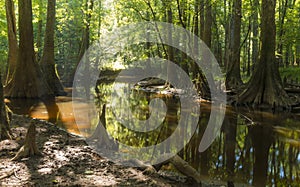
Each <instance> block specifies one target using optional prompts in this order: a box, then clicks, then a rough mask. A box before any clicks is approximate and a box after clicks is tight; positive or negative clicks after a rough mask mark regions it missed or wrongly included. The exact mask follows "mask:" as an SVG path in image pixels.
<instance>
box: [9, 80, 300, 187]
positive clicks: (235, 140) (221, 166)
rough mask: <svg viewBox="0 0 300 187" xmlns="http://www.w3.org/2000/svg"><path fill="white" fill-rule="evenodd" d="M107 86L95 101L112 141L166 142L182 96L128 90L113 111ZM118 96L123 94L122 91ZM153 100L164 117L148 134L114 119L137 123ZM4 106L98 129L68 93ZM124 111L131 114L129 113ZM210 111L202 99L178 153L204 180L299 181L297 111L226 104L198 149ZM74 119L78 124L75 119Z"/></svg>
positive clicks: (73, 128) (72, 128)
mask: <svg viewBox="0 0 300 187" xmlns="http://www.w3.org/2000/svg"><path fill="white" fill-rule="evenodd" d="M110 88H111V84H102V85H99V90H101V92H100V93H98V98H100V99H97V106H99V107H98V110H97V111H101V108H102V107H103V105H104V104H106V115H105V117H106V128H107V131H108V133H109V134H110V136H112V137H113V138H114V139H117V140H118V141H119V142H122V143H123V144H126V145H128V146H137V147H139V146H142V147H144V146H150V145H156V144H157V143H159V142H162V141H164V140H166V139H167V138H168V137H169V136H170V135H172V133H173V132H174V131H175V129H176V127H177V125H178V122H179V120H180V119H179V116H180V113H182V112H184V111H183V110H184V109H181V103H180V100H179V99H178V97H176V96H173V94H172V92H166V91H161V92H157V89H159V87H156V88H155V89H154V90H149V89H147V90H143V89H136V90H127V91H129V92H130V99H129V101H130V102H128V100H125V99H124V100H122V99H120V100H118V102H117V103H114V105H118V106H119V107H117V108H118V110H120V111H117V110H116V109H114V110H113V111H112V110H111V105H112V102H113V101H112V100H111V98H110V97H111V92H110ZM118 94H119V95H120V96H122V94H124V93H122V92H119V93H118ZM155 98H156V99H157V98H159V99H161V100H163V101H164V103H165V105H164V107H165V109H166V110H165V112H166V115H165V118H163V119H160V118H157V123H160V125H159V126H157V128H155V129H152V130H151V131H149V132H148V133H144V132H136V131H133V130H130V129H128V128H127V127H128V126H127V127H125V126H124V125H122V124H121V123H120V122H119V121H116V118H118V117H119V118H120V116H122V119H123V122H126V120H127V122H130V119H131V118H132V117H135V118H136V119H138V120H140V121H142V120H146V119H148V118H149V117H150V116H151V111H150V109H149V102H150V100H152V99H155ZM125 102H126V103H125ZM128 104H129V105H128ZM8 105H9V106H10V107H11V109H12V110H13V112H15V113H17V114H27V115H30V116H31V117H34V118H40V119H45V120H49V121H52V122H56V123H57V125H58V126H60V127H62V128H65V129H66V130H68V131H69V132H71V133H75V134H81V135H84V136H89V135H91V133H92V131H90V129H95V128H96V127H95V126H96V125H97V121H98V119H99V118H92V119H90V116H89V112H90V107H89V105H87V104H86V103H84V102H82V101H81V100H78V101H76V102H73V103H72V98H71V97H57V98H56V101H55V102H48V103H43V102H40V101H37V100H11V101H10V102H9V103H8ZM73 105H76V106H75V108H76V110H77V112H79V113H80V114H82V115H80V118H81V119H79V121H80V123H81V124H80V125H76V123H75V119H74V113H73ZM124 107H125V108H124ZM128 110H130V111H132V112H131V113H128ZM211 110H212V108H211V106H210V104H209V103H206V102H200V117H199V121H198V124H197V127H196V130H195V133H193V136H192V138H191V140H190V141H189V142H184V143H185V144H187V145H186V146H184V148H183V149H182V150H181V151H180V152H179V153H178V155H180V156H181V157H182V158H183V159H184V160H186V161H187V162H188V163H189V164H190V165H191V166H192V167H194V168H195V169H197V170H198V171H199V173H201V176H203V178H204V179H206V180H208V181H214V182H215V183H220V184H230V183H231V182H233V183H234V184H235V185H236V186H251V185H254V186H266V185H267V186H298V185H299V184H300V115H299V114H291V113H278V114H272V113H268V112H260V111H250V110H246V109H235V108H232V107H227V108H226V115H225V119H224V121H223V125H222V127H221V131H220V134H219V135H218V136H217V138H216V139H215V140H214V142H213V143H212V145H211V146H210V147H209V148H208V149H207V150H206V151H204V152H202V153H199V151H198V148H199V144H200V141H201V138H202V136H203V133H204V130H205V128H206V126H207V123H208V120H209V117H210V114H211ZM122 111H123V112H122ZM124 111H125V112H124ZM126 115H127V116H126ZM157 115H160V114H157ZM128 120H129V121H128ZM76 122H77V123H78V119H76ZM90 122H91V123H90ZM130 123H131V122H130ZM191 123H192V122H189V121H187V124H186V127H185V128H186V129H181V130H186V131H192V130H191V127H190V126H191ZM132 125H136V124H134V123H133V124H132ZM139 125H140V124H139ZM142 128H143V127H141V131H142V130H143V129H142ZM145 128H146V127H145ZM146 130H147V129H146ZM146 130H145V132H146ZM147 131H148V130H147ZM180 138H184V137H178V138H177V140H178V143H181V142H182V141H179V140H180ZM171 144H177V142H169V145H171ZM170 148H171V149H172V146H165V147H160V149H170ZM119 149H120V150H121V151H126V150H122V146H120V147H119ZM161 151H162V152H166V150H161ZM169 169H170V168H169ZM171 169H172V168H171Z"/></svg>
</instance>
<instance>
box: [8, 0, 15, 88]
mask: <svg viewBox="0 0 300 187" xmlns="http://www.w3.org/2000/svg"><path fill="white" fill-rule="evenodd" d="M14 7H15V5H14V1H13V0H5V10H6V21H7V35H8V70H7V75H6V80H5V81H6V83H8V82H9V81H10V80H11V78H12V75H13V73H14V71H15V69H16V64H17V57H18V41H17V27H16V16H15V8H14Z"/></svg>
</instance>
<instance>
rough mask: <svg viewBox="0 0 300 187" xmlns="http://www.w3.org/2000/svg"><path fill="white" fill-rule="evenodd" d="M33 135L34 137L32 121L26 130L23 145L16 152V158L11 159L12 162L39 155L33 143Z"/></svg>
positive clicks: (33, 123) (34, 131)
mask: <svg viewBox="0 0 300 187" xmlns="http://www.w3.org/2000/svg"><path fill="white" fill-rule="evenodd" d="M35 135H36V130H35V122H34V121H32V122H31V123H30V126H29V128H28V130H27V134H26V138H25V143H24V145H23V146H22V147H21V148H20V150H19V151H18V152H17V154H16V156H15V157H14V158H12V160H19V159H21V158H24V157H29V156H34V155H41V153H40V152H39V150H38V148H37V145H36V142H35Z"/></svg>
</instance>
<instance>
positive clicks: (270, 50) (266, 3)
mask: <svg viewBox="0 0 300 187" xmlns="http://www.w3.org/2000/svg"><path fill="white" fill-rule="evenodd" d="M275 6H276V0H262V5H261V10H262V15H261V51H260V59H259V63H258V64H257V65H256V66H255V71H254V73H253V75H252V77H251V79H250V81H249V83H248V85H247V87H246V89H245V90H244V91H243V92H242V93H241V94H240V95H239V98H238V103H239V104H249V103H251V104H254V105H255V106H262V105H267V106H271V107H273V108H274V107H289V106H290V105H291V102H290V98H289V96H288V95H287V93H286V92H285V90H284V88H283V85H282V81H281V78H280V75H279V70H278V65H277V64H276V63H275V37H276V27H275Z"/></svg>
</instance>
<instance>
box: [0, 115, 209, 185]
mask: <svg viewBox="0 0 300 187" xmlns="http://www.w3.org/2000/svg"><path fill="white" fill-rule="evenodd" d="M31 120H32V119H31V118H29V117H25V116H18V115H13V119H12V121H11V130H12V134H13V137H14V138H13V140H4V141H1V142H0V163H1V165H0V186H198V185H197V184H195V183H194V182H193V180H190V179H189V178H187V177H185V176H182V175H180V174H179V173H177V172H171V171H166V170H165V171H160V172H157V173H152V174H146V173H143V171H141V170H139V169H138V168H132V167H126V166H122V165H117V164H114V163H113V162H110V161H108V160H106V159H104V158H102V157H101V156H100V155H98V154H97V153H96V152H95V151H93V150H92V149H91V148H90V147H89V146H87V144H86V143H85V141H84V139H83V138H81V137H79V136H76V135H73V134H70V133H68V132H66V131H65V130H63V129H60V128H58V127H56V126H55V125H53V124H51V123H49V122H46V121H41V120H39V121H38V122H37V125H36V130H37V139H36V141H37V145H38V148H39V150H40V151H41V153H42V156H33V157H30V158H23V159H21V160H20V161H11V158H13V156H14V155H15V154H16V152H17V151H18V149H19V148H20V147H21V146H22V145H23V143H24V139H25V135H26V132H27V128H28V126H29V124H30V121H31ZM202 186H203V185H202ZM209 186H210V185H209Z"/></svg>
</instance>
